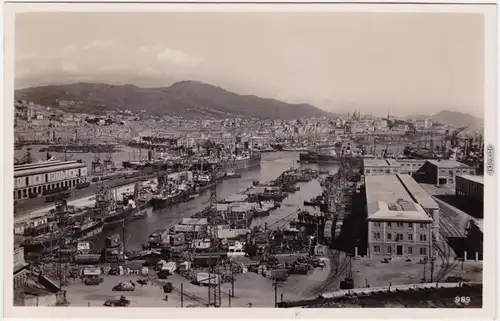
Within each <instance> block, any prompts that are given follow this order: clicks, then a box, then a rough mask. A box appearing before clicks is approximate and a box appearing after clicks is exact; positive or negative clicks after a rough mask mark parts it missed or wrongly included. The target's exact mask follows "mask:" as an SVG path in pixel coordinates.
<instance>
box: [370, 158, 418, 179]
mask: <svg viewBox="0 0 500 321" xmlns="http://www.w3.org/2000/svg"><path fill="white" fill-rule="evenodd" d="M425 162H426V160H425V159H368V158H367V159H364V160H363V173H364V175H367V176H368V175H391V174H410V175H412V174H415V173H417V172H418V170H419V169H420V168H421V167H422V166H423V165H424V164H425Z"/></svg>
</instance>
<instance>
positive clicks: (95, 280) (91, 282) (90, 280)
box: [83, 278, 104, 285]
mask: <svg viewBox="0 0 500 321" xmlns="http://www.w3.org/2000/svg"><path fill="white" fill-rule="evenodd" d="M102 282H104V279H103V278H85V279H84V280H83V283H85V285H99V284H101V283H102Z"/></svg>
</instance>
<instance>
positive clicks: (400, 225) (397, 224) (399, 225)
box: [396, 222, 404, 227]
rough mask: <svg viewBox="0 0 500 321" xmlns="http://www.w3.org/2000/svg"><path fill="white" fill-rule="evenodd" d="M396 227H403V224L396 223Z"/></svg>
mask: <svg viewBox="0 0 500 321" xmlns="http://www.w3.org/2000/svg"><path fill="white" fill-rule="evenodd" d="M396 226H397V227H404V224H403V223H401V222H397V223H396Z"/></svg>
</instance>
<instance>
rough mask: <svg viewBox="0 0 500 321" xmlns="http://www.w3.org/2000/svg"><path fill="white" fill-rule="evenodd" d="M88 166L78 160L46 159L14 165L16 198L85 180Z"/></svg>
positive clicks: (71, 185) (72, 185) (69, 185)
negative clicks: (44, 160)
mask: <svg viewBox="0 0 500 321" xmlns="http://www.w3.org/2000/svg"><path fill="white" fill-rule="evenodd" d="M86 177H87V166H86V165H85V164H83V163H81V162H78V161H66V162H61V161H46V162H39V163H32V164H24V165H16V166H14V199H24V198H27V197H29V196H30V195H33V194H35V195H36V194H38V195H39V194H41V193H42V192H44V191H46V190H52V189H56V188H61V187H68V188H73V187H75V186H76V184H78V183H80V182H82V181H85V180H86Z"/></svg>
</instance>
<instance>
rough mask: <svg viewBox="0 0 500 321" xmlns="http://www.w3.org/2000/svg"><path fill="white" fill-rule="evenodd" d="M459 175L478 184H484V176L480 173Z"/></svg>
mask: <svg viewBox="0 0 500 321" xmlns="http://www.w3.org/2000/svg"><path fill="white" fill-rule="evenodd" d="M457 177H462V178H464V179H466V180H469V181H472V182H476V183H478V184H481V185H484V176H480V175H457Z"/></svg>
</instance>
